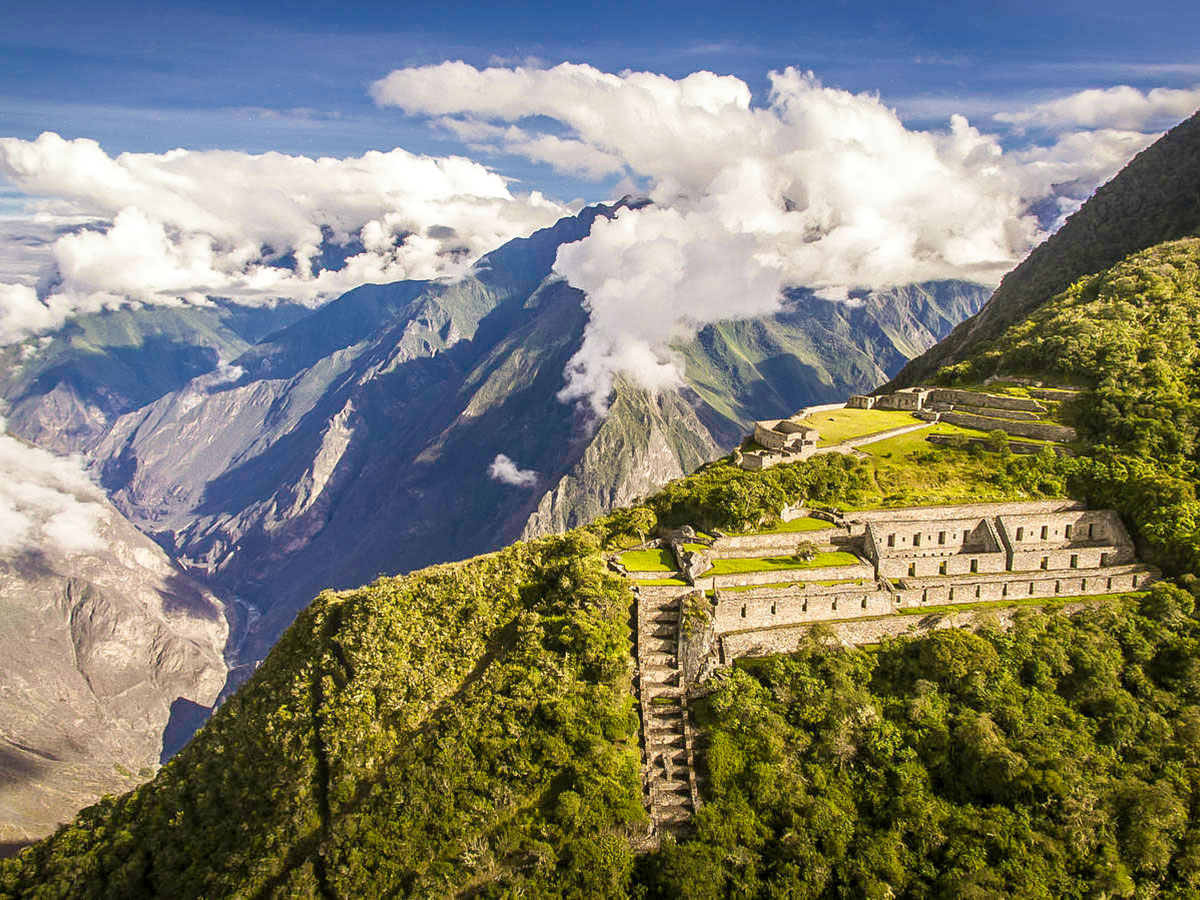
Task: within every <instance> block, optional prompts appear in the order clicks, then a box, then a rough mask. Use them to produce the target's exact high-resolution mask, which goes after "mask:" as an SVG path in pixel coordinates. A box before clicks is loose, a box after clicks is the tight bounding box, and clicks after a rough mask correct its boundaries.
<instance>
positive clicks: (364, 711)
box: [0, 533, 645, 900]
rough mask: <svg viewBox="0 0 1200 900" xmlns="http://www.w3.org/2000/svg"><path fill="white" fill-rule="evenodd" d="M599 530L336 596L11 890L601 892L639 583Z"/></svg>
mask: <svg viewBox="0 0 1200 900" xmlns="http://www.w3.org/2000/svg"><path fill="white" fill-rule="evenodd" d="M597 551H598V544H597V542H596V540H595V538H592V537H590V536H589V535H587V534H582V533H576V534H573V535H571V536H568V537H562V538H549V539H545V540H542V541H538V542H535V543H528V544H518V545H515V546H514V547H511V548H509V549H507V550H505V551H503V552H501V553H497V554H493V555H491V556H486V557H480V558H478V559H474V560H471V561H468V562H465V563H461V564H455V565H445V566H438V567H435V568H433V569H428V570H425V571H424V572H421V573H419V574H416V575H411V576H408V577H407V578H400V579H391V578H385V579H381V580H379V581H377V582H376V583H375V584H373V585H371V586H369V587H366V588H362V589H360V590H357V591H353V592H348V593H344V594H334V593H326V594H322V595H321V596H320V597H319V598H318V599H317V600H316V601H315V602H314V603H313V604H312V605H311V606H310V607H309V608H308V609H307V610H306V611H305V612H304V613H303V614H302V615H301V616H300V618H299V619H298V620H297V621H296V623H295V624H294V625H293V626H292V627H291V628H290V629H289V630H288V631H287V633H286V634H285V636H284V637H283V638H282V640H281V641H280V642H279V644H278V645H277V646H276V648H275V649H274V651H273V652H272V653H271V655H270V657H269V658H268V659H267V661H266V662H265V663H264V664H263V665H262V667H261V668H260V670H259V671H258V672H257V673H256V675H255V676H254V678H253V679H252V680H251V681H250V682H248V683H247V684H246V685H245V686H244V687H243V688H242V689H241V690H240V691H239V692H238V693H237V694H236V695H235V696H234V697H233V698H232V699H231V700H230V701H229V702H228V703H226V704H225V706H224V707H222V708H221V710H220V711H219V712H218V713H217V714H216V716H215V717H214V718H213V719H212V721H210V722H209V724H208V725H206V726H205V727H204V729H203V730H202V731H201V732H200V733H199V734H198V736H197V737H196V738H195V739H194V740H193V741H192V742H191V744H189V745H188V746H187V747H186V748H185V749H184V750H183V751H182V752H181V753H180V754H178V755H177V756H176V757H175V758H174V759H173V760H172V761H171V762H170V763H169V764H168V765H167V766H166V767H165V768H164V769H163V770H162V772H161V773H160V774H159V775H158V777H157V778H156V779H155V780H154V781H153V782H152V783H150V784H148V785H145V786H143V787H141V788H139V789H138V790H136V791H134V792H133V793H131V794H128V795H126V796H124V797H120V798H110V799H107V800H105V801H104V802H102V803H101V804H99V805H97V806H95V807H92V808H90V809H88V810H86V811H84V812H83V813H82V814H81V815H80V817H79V819H78V820H77V822H76V824H74V825H73V826H71V827H69V828H67V829H65V830H63V831H61V832H59V833H58V834H57V835H55V836H54V837H53V838H51V839H49V840H47V841H45V842H43V843H42V844H39V845H37V846H36V847H35V848H34V849H33V850H32V851H30V852H28V853H26V854H25V855H24V856H23V857H22V858H21V859H20V860H19V861H16V862H9V863H6V864H4V868H3V869H2V870H0V896H3V897H44V898H51V897H53V898H62V897H96V898H101V897H104V898H136V897H171V898H175V900H182V898H187V897H209V898H215V897H262V898H266V897H310V896H311V897H346V898H350V897H382V896H413V897H445V896H450V895H453V894H455V893H457V892H470V891H473V890H474V889H479V891H481V892H482V894H483V895H488V896H500V895H501V894H504V895H507V896H514V895H521V894H524V896H579V895H580V894H581V893H582V894H586V895H590V896H607V895H609V887H608V884H609V882H613V883H617V882H620V881H621V880H622V879H624V878H625V877H627V876H628V872H629V870H630V868H631V866H632V863H633V855H632V850H631V843H630V839H631V837H632V836H635V835H636V834H637V833H639V829H640V826H641V823H642V822H643V820H644V817H645V814H644V812H643V810H642V806H641V786H640V779H639V775H638V765H639V762H638V749H637V738H636V726H637V716H636V713H635V712H634V710H633V704H632V698H631V696H630V694H629V692H628V684H629V665H630V663H629V650H628V626H627V623H626V615H627V609H628V599H629V598H628V589H627V588H626V586H625V584H624V583H623V582H622V581H621V580H620V579H618V578H616V577H615V576H613V575H610V574H607V573H606V572H605V571H604V569H603V566H602V564H601V561H600V558H599V555H598V552H597Z"/></svg>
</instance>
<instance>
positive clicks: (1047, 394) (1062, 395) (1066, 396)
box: [1026, 387, 1079, 400]
mask: <svg viewBox="0 0 1200 900" xmlns="http://www.w3.org/2000/svg"><path fill="white" fill-rule="evenodd" d="M1026 390H1027V391H1028V393H1029V396H1030V397H1038V398H1040V399H1042V400H1074V399H1075V398H1076V397H1078V396H1079V391H1073V390H1057V391H1056V390H1052V389H1050V388H1039V387H1031V388H1027V389H1026Z"/></svg>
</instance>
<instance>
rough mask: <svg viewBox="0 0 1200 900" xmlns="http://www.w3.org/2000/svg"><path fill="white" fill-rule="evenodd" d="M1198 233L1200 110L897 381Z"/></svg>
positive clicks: (918, 375)
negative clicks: (1083, 282) (1132, 258)
mask: <svg viewBox="0 0 1200 900" xmlns="http://www.w3.org/2000/svg"><path fill="white" fill-rule="evenodd" d="M1198 232H1200V113H1197V114H1196V115H1194V116H1192V117H1191V118H1190V119H1187V120H1185V121H1183V122H1181V123H1180V124H1179V125H1176V126H1175V127H1174V128H1172V129H1171V130H1170V131H1169V132H1168V133H1167V134H1166V135H1165V136H1164V137H1162V138H1161V139H1160V140H1158V141H1156V142H1155V143H1154V144H1153V145H1151V146H1150V147H1148V148H1146V149H1145V150H1143V151H1142V152H1141V153H1139V154H1138V155H1137V156H1136V157H1134V159H1133V160H1132V161H1131V162H1130V163H1129V164H1128V165H1127V166H1125V168H1124V169H1122V170H1121V172H1120V173H1119V174H1118V175H1117V176H1116V177H1115V178H1113V179H1112V181H1110V182H1108V183H1107V184H1105V185H1104V186H1103V187H1101V188H1100V189H1099V190H1097V191H1096V193H1095V194H1094V195H1093V196H1092V197H1091V198H1090V199H1089V200H1088V201H1087V202H1086V203H1084V205H1083V207H1082V208H1081V209H1080V210H1079V211H1078V212H1077V213H1075V214H1074V215H1073V216H1071V217H1070V218H1069V219H1067V221H1066V223H1065V224H1064V225H1063V226H1062V228H1060V229H1059V230H1058V231H1057V232H1056V233H1055V234H1053V235H1051V236H1050V238H1048V239H1047V240H1046V241H1045V243H1043V244H1042V245H1041V246H1039V247H1037V248H1036V249H1035V250H1034V251H1033V252H1032V253H1030V254H1029V256H1028V257H1027V258H1026V259H1025V261H1024V262H1022V263H1021V264H1020V265H1019V266H1017V267H1016V268H1015V269H1013V270H1012V271H1011V272H1009V273H1008V274H1007V275H1006V276H1005V277H1004V280H1003V281H1002V282H1001V283H1000V286H999V287H998V288H997V289H996V292H995V293H994V294H993V295H992V297H991V299H990V300H989V301H988V302H987V304H986V305H985V306H984V308H983V309H982V310H981V311H980V312H979V314H978V315H976V316H974V317H972V318H970V319H968V320H967V321H965V322H963V323H962V324H961V325H959V326H958V327H957V328H955V329H954V331H953V332H952V333H951V334H950V336H949V337H948V338H947V339H946V340H944V341H942V342H941V343H940V344H938V345H937V346H936V347H933V348H932V349H930V350H929V351H927V352H926V353H924V354H922V355H921V356H919V357H917V358H916V359H914V360H913V361H912V362H910V363H909V364H908V365H907V366H905V367H904V368H903V369H902V370H901V372H900V374H899V375H897V376H896V377H895V379H893V381H892V385H893V386H896V387H900V386H904V385H912V384H918V383H920V382H921V381H923V380H926V379H928V378H929V377H931V376H932V375H933V374H934V373H935V372H936V371H937V370H938V369H939V368H941V367H942V366H945V365H949V364H951V363H954V362H958V361H961V360H963V359H966V358H967V357H969V356H970V355H971V354H972V353H973V352H974V351H975V350H976V349H978V347H979V345H980V344H981V343H983V342H986V341H989V340H992V339H995V338H996V337H998V336H999V335H1000V334H1001V332H1003V331H1004V329H1005V328H1007V327H1008V326H1010V325H1012V324H1014V323H1016V322H1019V321H1021V320H1022V319H1024V318H1025V317H1026V316H1027V315H1028V314H1029V313H1031V312H1032V311H1033V310H1034V309H1036V308H1037V307H1038V306H1039V305H1041V304H1042V303H1044V302H1046V301H1047V300H1048V299H1050V298H1051V297H1053V296H1054V295H1055V294H1057V293H1059V292H1060V291H1062V290H1065V289H1066V288H1067V287H1068V286H1069V285H1070V284H1071V283H1072V282H1074V281H1075V280H1076V279H1078V278H1081V277H1083V276H1085V275H1091V274H1093V273H1095V272H1099V271H1100V270H1101V269H1105V268H1108V267H1109V266H1111V265H1113V264H1114V263H1117V262H1119V261H1120V260H1121V259H1123V258H1124V257H1126V256H1128V255H1129V254H1131V253H1135V252H1137V251H1138V250H1142V249H1145V248H1146V247H1150V246H1153V245H1154V244H1159V243H1162V242H1163V241H1169V240H1174V239H1176V238H1181V237H1186V236H1189V235H1194V234H1197V233H1198Z"/></svg>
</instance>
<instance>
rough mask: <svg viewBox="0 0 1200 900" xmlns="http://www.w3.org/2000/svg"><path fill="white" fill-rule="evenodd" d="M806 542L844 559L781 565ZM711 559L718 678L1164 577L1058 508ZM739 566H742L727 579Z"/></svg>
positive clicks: (739, 546) (947, 513)
mask: <svg viewBox="0 0 1200 900" xmlns="http://www.w3.org/2000/svg"><path fill="white" fill-rule="evenodd" d="M796 512H797V511H792V514H795V513H796ZM798 512H804V511H798ZM829 518H835V517H833V516H830V517H829ZM801 541H805V542H807V541H812V542H814V543H816V544H817V545H818V547H819V548H820V550H821V551H822V552H823V553H838V554H839V555H838V556H836V557H824V558H817V559H814V560H810V561H808V562H802V561H800V560H799V559H797V560H796V564H795V567H788V566H787V565H786V562H785V563H784V564H783V565H780V563H781V557H784V558H785V559H786V557H785V554H787V553H788V550H789V549H790V550H791V551H792V552H794V551H795V548H796V546H797V544H798V543H799V542H801ZM789 544H790V548H789V546H788V545H789ZM755 554H758V556H759V557H761V560H762V562H763V563H764V565H763V566H760V567H756V566H754V564H753V561H754V559H755ZM847 554H849V555H847ZM789 555H790V554H789ZM704 556H705V558H706V561H707V566H706V567H705V568H704V570H703V572H702V573H701V572H699V571H698V572H697V574H696V575H694V576H692V577H690V578H689V580H690V581H691V583H692V590H693V591H695V590H697V589H698V590H700V591H703V592H704V596H705V597H706V598H707V599H708V601H709V606H708V607H707V613H706V614H707V616H708V618H709V621H710V626H709V627H710V629H711V640H710V641H709V644H708V645H709V646H710V647H711V652H712V654H713V655H714V657H715V659H714V660H713V665H718V666H719V665H727V664H729V663H730V662H731V661H732V660H733V659H735V658H737V657H738V656H741V655H746V654H747V653H751V652H753V648H755V647H760V648H761V647H765V646H770V647H777V646H778V645H779V641H780V640H781V639H782V638H781V637H780V634H782V633H784V632H786V633H789V634H791V633H793V632H794V631H795V629H796V628H804V627H808V626H811V625H813V624H816V623H829V624H833V625H835V626H839V625H840V624H844V623H849V622H856V621H865V620H875V619H881V618H884V619H886V618H890V617H900V616H905V617H911V616H912V615H913V614H914V613H917V612H919V610H921V609H923V608H941V607H946V606H955V605H961V604H995V605H997V606H998V607H1004V605H1005V604H1014V605H1015V604H1018V603H1020V604H1021V605H1026V604H1028V603H1029V601H1030V599H1031V598H1032V599H1047V600H1054V599H1056V598H1064V599H1065V598H1071V599H1073V600H1074V599H1079V598H1086V597H1088V596H1094V595H1102V594H1119V593H1127V592H1130V591H1136V590H1141V589H1144V588H1146V587H1147V586H1148V585H1149V584H1150V583H1152V582H1153V581H1154V580H1155V579H1156V578H1157V577H1158V574H1159V573H1158V571H1157V570H1156V569H1154V568H1152V567H1150V566H1147V565H1143V564H1142V563H1140V562H1139V561H1138V560H1137V558H1136V555H1135V553H1134V548H1133V543H1132V541H1131V540H1130V538H1129V534H1128V533H1127V532H1126V530H1125V528H1124V526H1123V525H1122V523H1121V520H1120V517H1119V516H1117V514H1116V513H1115V512H1113V511H1112V510H1092V509H1088V508H1086V507H1085V506H1084V505H1083V504H1080V503H1077V502H1074V501H1060V500H1052V501H1032V502H1024V503H981V504H963V505H958V506H944V507H910V508H905V509H891V510H864V511H861V512H851V513H845V514H843V517H842V518H839V519H838V520H837V521H836V522H833V521H831V522H830V527H829V528H826V529H819V530H815V531H803V532H790V533H782V534H781V533H772V534H757V535H737V536H728V535H722V536H718V537H717V538H716V539H715V540H712V541H711V544H710V545H709V546H706V547H705V548H704ZM734 559H736V560H739V565H737V566H733V567H724V568H721V567H720V561H721V560H734ZM747 561H749V564H748V565H746V562H747ZM826 561H828V564H822V563H823V562H826ZM714 565H715V566H717V567H718V568H716V569H712V568H710V567H712V566H714ZM714 572H715V573H716V574H714ZM643 590H646V589H645V588H643ZM680 590H681V591H686V590H687V589H686V588H681V589H680ZM906 627H907V626H906ZM860 630H861V629H860ZM867 630H868V631H870V629H867ZM677 633H678V632H677ZM759 633H761V634H759ZM864 633H865V632H864ZM748 635H750V636H753V637H748ZM765 635H774V636H773V637H771V638H770V639H769V640H768V639H767V637H764V636H765ZM792 646H794V643H793V645H792ZM688 668H689V669H693V670H695V671H697V672H698V671H702V670H704V668H705V666H704V664H703V663H700V662H696V661H694V660H693V661H692V662H691V663H690V664H689V666H688ZM685 681H686V679H685ZM684 687H686V683H685V685H684Z"/></svg>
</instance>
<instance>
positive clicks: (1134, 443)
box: [943, 238, 1200, 470]
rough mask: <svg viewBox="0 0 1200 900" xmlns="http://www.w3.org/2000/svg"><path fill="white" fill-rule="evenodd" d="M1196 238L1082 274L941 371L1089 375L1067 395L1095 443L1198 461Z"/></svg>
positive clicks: (968, 376)
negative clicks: (1074, 394)
mask: <svg viewBox="0 0 1200 900" xmlns="http://www.w3.org/2000/svg"><path fill="white" fill-rule="evenodd" d="M1198 362H1200V238H1190V239H1186V240H1180V241H1174V242H1171V243H1168V244H1162V245H1160V246H1157V247H1152V248H1150V249H1148V250H1145V251H1143V252H1141V253H1138V254H1136V255H1135V256H1132V257H1130V258H1129V259H1127V260H1124V261H1123V262H1121V263H1119V264H1117V265H1115V266H1113V267H1112V268H1111V269H1109V270H1107V271H1104V272H1101V273H1099V274H1097V275H1092V276H1089V277H1087V278H1081V279H1080V280H1078V281H1076V282H1075V283H1074V284H1073V285H1071V287H1070V288H1068V289H1067V290H1066V291H1063V292H1062V293H1061V294H1059V295H1057V296H1056V297H1054V298H1053V299H1051V300H1050V301H1049V302H1047V303H1046V304H1045V305H1044V306H1042V307H1041V308H1039V309H1038V310H1037V311H1036V312H1034V313H1033V315H1031V316H1030V318H1029V319H1028V320H1026V321H1024V322H1022V323H1020V324H1018V325H1015V326H1013V327H1012V328H1010V329H1009V330H1008V331H1007V332H1006V333H1005V334H1004V335H1003V336H1002V337H1001V338H999V339H998V340H997V341H995V342H994V343H993V344H991V345H989V346H988V347H986V348H984V349H983V350H981V352H980V353H978V354H977V355H976V356H975V357H973V358H972V359H971V360H969V361H968V362H965V363H961V364H959V365H956V366H952V367H950V368H948V369H947V370H946V371H945V373H944V374H943V378H944V379H945V380H957V379H965V380H969V381H978V380H980V379H981V378H982V377H984V376H986V375H988V374H990V373H992V372H994V371H996V370H1006V371H1022V372H1025V371H1031V372H1045V373H1051V374H1054V375H1062V376H1066V377H1070V378H1075V379H1078V380H1081V381H1086V382H1087V383H1089V384H1091V385H1093V387H1092V389H1091V390H1089V391H1086V392H1084V393H1082V394H1081V395H1080V396H1079V397H1078V399H1076V400H1075V401H1072V402H1070V403H1069V404H1068V414H1070V415H1071V416H1072V417H1073V419H1074V421H1075V424H1077V426H1078V427H1080V428H1081V429H1082V430H1083V432H1084V433H1085V434H1086V435H1087V436H1088V437H1090V438H1091V439H1092V441H1093V442H1095V443H1104V444H1111V445H1114V446H1116V447H1119V448H1121V449H1123V450H1127V451H1129V452H1131V453H1134V454H1137V455H1141V456H1150V457H1154V458H1155V459H1158V460H1160V461H1163V462H1168V463H1187V464H1189V467H1190V468H1193V470H1194V466H1195V464H1196V463H1197V462H1200V382H1198V381H1197V379H1196V378H1195V373H1196V370H1197V363H1198Z"/></svg>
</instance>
